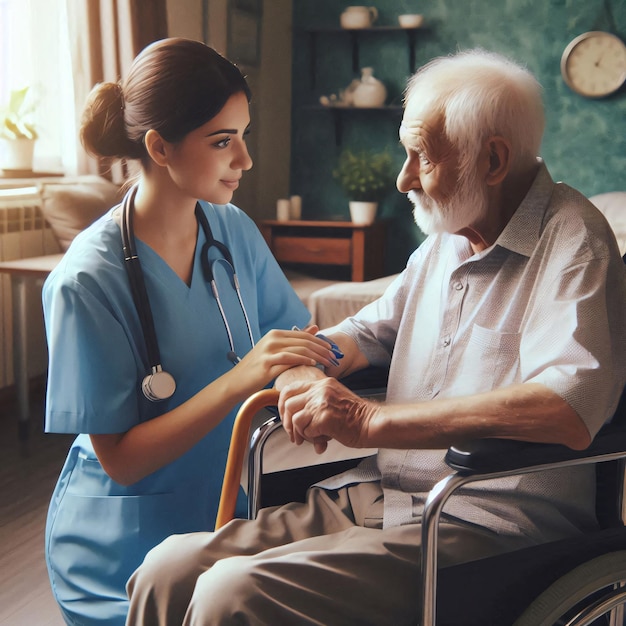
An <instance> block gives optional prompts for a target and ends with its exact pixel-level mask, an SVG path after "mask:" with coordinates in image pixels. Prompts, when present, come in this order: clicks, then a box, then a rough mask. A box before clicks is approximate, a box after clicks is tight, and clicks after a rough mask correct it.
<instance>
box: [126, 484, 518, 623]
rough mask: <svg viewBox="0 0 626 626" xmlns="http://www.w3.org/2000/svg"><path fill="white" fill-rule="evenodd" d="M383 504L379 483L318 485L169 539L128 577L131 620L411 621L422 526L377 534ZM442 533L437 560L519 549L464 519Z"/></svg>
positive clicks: (413, 620) (415, 608)
mask: <svg viewBox="0 0 626 626" xmlns="http://www.w3.org/2000/svg"><path fill="white" fill-rule="evenodd" d="M382 504H383V498H382V491H381V489H380V485H379V483H363V484H360V485H354V486H351V487H347V488H343V489H340V490H339V491H331V492H327V491H324V490H322V489H315V488H314V489H311V490H310V491H309V494H308V498H307V502H306V503H305V504H299V503H291V504H288V505H285V506H281V507H273V508H268V509H263V510H261V511H260V512H259V516H258V518H257V520H255V521H247V520H233V521H232V522H230V523H228V524H227V525H226V526H224V527H223V528H222V529H220V530H219V531H217V532H215V533H191V534H187V535H176V536H173V537H170V538H168V539H166V540H165V541H164V542H163V543H162V544H160V545H159V546H157V547H156V548H154V549H153V550H152V551H150V552H149V553H148V555H147V556H146V559H145V561H144V563H143V565H142V566H141V567H140V568H139V569H138V570H137V571H136V572H135V574H134V575H133V576H132V577H131V579H130V581H129V583H128V592H129V595H130V598H131V604H130V612H129V617H128V621H127V624H128V625H134V626H147V625H150V626H157V625H166V624H167V625H168V626H180V625H181V624H185V625H193V626H199V625H203V626H225V625H228V624H233V625H234V624H255V625H257V624H259V625H260V624H263V625H268V626H269V625H271V626H283V625H291V624H296V625H299V624H318V625H323V626H340V625H343V624H345V625H350V626H354V625H355V624H358V625H365V624H380V625H389V624H394V625H396V624H411V623H416V621H417V615H418V589H419V585H420V569H421V568H420V540H421V526H420V525H419V524H411V525H408V526H400V527H396V528H389V529H385V530H381V528H382V508H383V507H382ZM439 536H440V543H439V546H440V547H439V564H440V565H441V566H446V565H451V564H453V563H460V562H463V561H467V560H472V559H475V558H480V557H483V556H490V555H492V554H497V553H500V552H506V551H509V550H514V549H516V548H519V547H522V546H523V545H524V542H523V540H521V539H520V538H516V537H500V536H498V535H495V534H494V533H490V532H488V531H485V530H482V529H480V528H476V527H472V526H468V525H460V524H441V526H440V535H439Z"/></svg>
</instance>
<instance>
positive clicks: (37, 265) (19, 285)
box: [0, 253, 63, 441]
mask: <svg viewBox="0 0 626 626" xmlns="http://www.w3.org/2000/svg"><path fill="white" fill-rule="evenodd" d="M62 257H63V254H62V253H60V254H48V255H45V256H38V257H31V258H27V259H16V260H15V261H4V262H2V263H0V273H4V274H9V275H10V276H11V298H12V308H13V370H14V376H15V389H16V392H17V400H18V409H19V416H18V417H19V437H20V440H22V441H26V440H27V439H28V435H29V417H30V408H29V402H28V329H27V328H26V315H27V310H28V307H27V302H26V299H27V298H26V285H27V283H28V281H29V280H39V281H43V280H44V279H45V278H46V277H47V276H48V274H49V273H50V272H51V271H52V270H53V269H54V268H55V267H56V266H57V265H58V263H59V261H60V260H61V258H62Z"/></svg>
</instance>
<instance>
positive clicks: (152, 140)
mask: <svg viewBox="0 0 626 626" xmlns="http://www.w3.org/2000/svg"><path fill="white" fill-rule="evenodd" d="M166 143H167V142H166V141H165V140H164V139H163V137H161V135H159V133H158V132H157V131H156V130H153V129H150V130H149V131H148V132H147V133H146V134H145V136H144V144H145V146H146V152H147V153H148V156H149V157H150V158H151V159H152V160H153V161H154V162H155V163H156V164H157V165H160V166H161V167H165V166H166V165H167V145H166Z"/></svg>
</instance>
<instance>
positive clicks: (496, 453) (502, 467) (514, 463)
mask: <svg viewBox="0 0 626 626" xmlns="http://www.w3.org/2000/svg"><path fill="white" fill-rule="evenodd" d="M620 452H624V453H625V454H626V427H625V426H624V425H620V424H612V423H610V424H607V425H605V426H604V427H603V428H601V429H600V431H599V432H598V434H597V435H596V436H595V438H594V440H593V441H592V442H591V444H590V445H589V447H587V448H585V449H584V450H572V449H571V448H568V447H567V446H563V445H559V444H546V443H529V442H526V441H515V440H509V439H478V440H475V441H468V442H467V443H466V444H464V445H463V446H452V447H451V448H450V449H449V450H448V452H447V453H446V457H445V461H446V463H447V464H448V465H449V466H450V467H451V468H453V469H455V470H457V471H459V472H462V473H464V474H466V473H470V474H491V473H496V472H506V471H511V470H517V469H520V470H521V469H525V468H529V467H533V466H542V465H552V464H554V463H560V462H563V461H573V460H576V459H586V458H595V457H599V456H604V455H608V454H616V453H620Z"/></svg>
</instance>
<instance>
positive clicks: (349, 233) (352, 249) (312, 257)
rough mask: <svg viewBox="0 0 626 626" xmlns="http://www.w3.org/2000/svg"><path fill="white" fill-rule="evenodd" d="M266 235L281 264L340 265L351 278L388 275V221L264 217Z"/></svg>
mask: <svg viewBox="0 0 626 626" xmlns="http://www.w3.org/2000/svg"><path fill="white" fill-rule="evenodd" d="M259 228H260V229H261V232H262V233H263V237H264V238H265V241H266V242H267V245H268V246H269V247H270V250H271V251H272V253H273V254H274V256H275V257H276V260H277V261H278V262H279V263H298V264H305V265H339V266H346V267H349V268H350V276H351V280H353V281H357V282H361V281H364V280H371V279H373V278H379V277H381V276H384V273H385V263H384V260H385V243H386V232H387V223H386V222H385V221H384V220H378V221H375V222H374V223H372V224H368V225H360V224H354V223H353V222H335V221H322V220H290V221H287V222H279V221H277V220H263V221H261V222H260V223H259Z"/></svg>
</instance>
